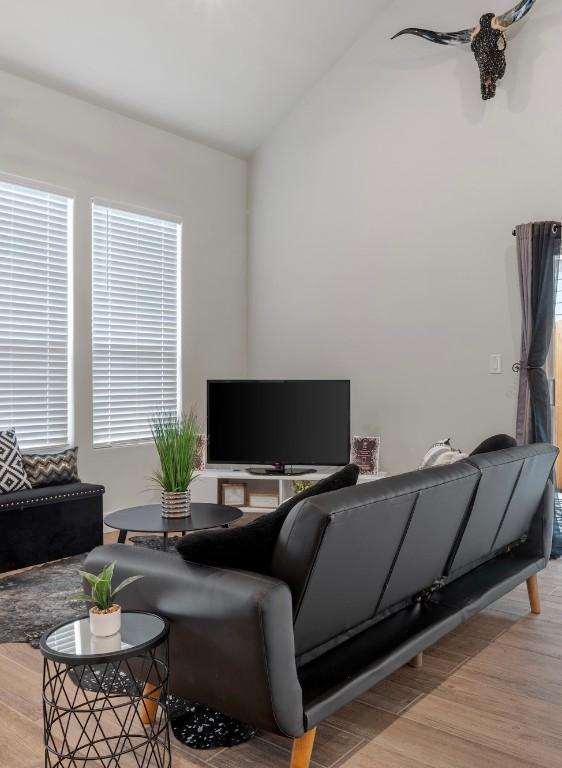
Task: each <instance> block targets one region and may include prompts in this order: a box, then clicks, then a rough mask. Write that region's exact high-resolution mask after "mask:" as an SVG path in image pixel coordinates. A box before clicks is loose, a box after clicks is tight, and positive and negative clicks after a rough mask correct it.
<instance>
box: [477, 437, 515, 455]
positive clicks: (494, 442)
mask: <svg viewBox="0 0 562 768" xmlns="http://www.w3.org/2000/svg"><path fill="white" fill-rule="evenodd" d="M516 445H517V440H516V439H515V438H514V437H511V436H510V435H492V437H489V438H488V439H487V440H484V441H483V442H482V443H480V445H479V446H477V447H476V448H475V449H474V450H473V451H472V453H471V454H470V455H471V456H477V455H478V454H479V453H491V452H492V451H501V450H503V449H504V448H515V446H516Z"/></svg>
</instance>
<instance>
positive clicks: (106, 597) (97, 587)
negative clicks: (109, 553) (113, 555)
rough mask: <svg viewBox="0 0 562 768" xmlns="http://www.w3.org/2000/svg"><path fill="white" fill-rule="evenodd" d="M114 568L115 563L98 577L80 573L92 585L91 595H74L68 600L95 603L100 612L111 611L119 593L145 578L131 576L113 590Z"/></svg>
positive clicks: (78, 593)
mask: <svg viewBox="0 0 562 768" xmlns="http://www.w3.org/2000/svg"><path fill="white" fill-rule="evenodd" d="M114 568H115V563H110V564H109V565H106V566H105V568H102V570H101V571H100V573H99V574H98V575H97V576H96V574H94V573H88V571H78V573H79V574H80V576H82V578H83V579H86V581H87V582H88V583H89V584H90V585H91V587H92V590H91V594H89V595H88V594H86V593H85V592H77V593H76V594H74V595H69V596H68V597H67V600H74V601H77V602H83V603H93V604H94V605H95V607H96V608H98V609H99V610H100V611H107V610H109V609H110V608H111V606H112V605H113V604H114V600H113V598H114V597H115V595H116V594H117V593H118V592H121V590H122V589H124V588H125V587H128V586H129V584H132V583H133V581H137V580H138V579H142V578H143V577H142V576H129V578H128V579H125V580H124V581H122V582H121V584H119V586H118V587H116V588H115V589H112V587H111V581H112V579H113V569H114Z"/></svg>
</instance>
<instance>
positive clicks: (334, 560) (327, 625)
mask: <svg viewBox="0 0 562 768" xmlns="http://www.w3.org/2000/svg"><path fill="white" fill-rule="evenodd" d="M557 454H558V451H557V449H556V448H554V447H553V446H548V445H534V446H525V447H522V448H511V449H506V450H502V451H497V452H495V453H493V454H484V455H481V456H476V457H473V458H471V459H469V460H467V461H464V462H460V463H458V464H455V465H452V466H448V467H440V468H435V469H430V470H422V471H418V472H412V473H409V474H406V475H401V476H398V477H393V478H388V479H385V480H380V481H377V482H375V483H370V484H367V485H361V486H357V487H353V488H346V489H343V490H339V491H334V492H332V493H326V494H322V495H320V496H316V497H314V498H311V499H307V500H304V501H302V502H301V503H300V504H298V505H297V506H296V507H295V508H294V509H293V510H292V511H291V512H290V514H289V515H288V517H287V519H286V521H285V523H284V525H283V528H282V529H281V533H280V535H279V538H278V541H277V544H276V547H275V552H274V556H273V560H272V563H271V573H270V575H269V576H264V575H261V574H256V573H252V572H248V571H241V570H228V569H221V568H215V567H208V566H199V565H193V564H189V563H186V562H184V561H183V560H181V558H180V557H178V555H177V554H174V553H164V552H155V551H150V550H142V549H140V548H132V547H127V546H126V545H111V546H105V547H100V548H98V549H96V550H94V552H93V553H92V554H91V555H90V556H89V558H88V561H87V567H88V570H96V569H99V568H101V566H102V565H104V564H105V563H107V562H110V561H116V563H117V566H116V573H117V578H118V579H120V578H123V577H125V576H128V575H132V574H136V573H142V574H144V576H145V578H144V579H142V580H141V581H139V582H136V583H135V584H133V585H132V586H131V587H130V588H129V590H127V591H126V593H124V595H123V597H124V603H123V605H124V607H125V608H127V609H144V610H152V611H155V612H156V613H160V614H162V615H164V616H166V617H167V618H168V619H169V620H170V622H171V659H172V662H171V687H172V690H173V691H174V692H175V693H177V694H178V695H180V696H184V697H185V698H189V699H192V700H198V701H200V702H202V703H205V704H207V705H209V706H210V707H213V708H215V709H217V710H220V711H222V712H224V713H226V714H228V715H231V716H232V717H235V718H238V719H240V720H243V721H245V722H248V723H251V724H252V725H254V726H256V727H259V728H262V729H265V730H269V731H273V732H277V733H281V734H284V735H286V736H289V737H292V738H293V739H295V742H294V750H293V761H292V765H293V767H294V768H307V766H308V764H309V761H310V756H311V752H312V747H313V741H314V732H315V728H316V726H317V725H318V724H319V723H320V722H321V721H322V720H323V719H324V718H326V717H328V716H329V715H331V714H332V713H334V712H335V711H337V709H339V708H340V707H341V706H343V705H345V704H346V703H348V702H349V701H351V700H352V699H353V698H355V697H356V696H358V695H359V694H361V693H363V692H365V691H366V690H368V689H369V688H370V687H372V686H373V685H374V684H375V683H377V682H378V681H380V680H382V679H384V678H385V677H387V676H388V675H389V674H391V673H392V672H393V671H395V670H396V669H397V668H399V667H400V666H402V665H404V664H406V663H407V662H409V661H411V660H412V659H414V658H417V659H418V662H420V660H421V654H422V652H423V650H424V649H426V648H427V647H429V646H431V645H432V644H434V643H435V642H436V641H437V640H439V639H440V638H441V637H443V636H444V635H445V634H447V633H448V632H450V631H451V630H452V629H454V628H455V627H457V626H459V625H460V624H461V623H462V622H463V621H466V619H468V618H469V617H470V616H472V615H473V614H474V613H476V612H478V611H480V610H482V609H483V608H485V607H486V606H487V605H489V604H490V603H491V602H493V601H495V600H496V599H498V598H499V597H501V596H502V595H504V594H506V593H507V592H509V591H511V590H512V589H513V588H514V587H515V586H517V585H518V584H520V583H521V582H523V581H525V580H527V582H528V585H529V595H530V598H531V606H532V610H533V611H535V612H538V611H539V610H540V606H539V603H538V593H537V590H536V573H537V572H538V571H539V570H541V569H542V568H544V567H546V565H547V562H548V557H549V554H550V537H551V535H552V517H553V506H552V484H551V482H550V480H549V477H550V474H551V471H552V467H553V464H554V461H555V459H556V456H557Z"/></svg>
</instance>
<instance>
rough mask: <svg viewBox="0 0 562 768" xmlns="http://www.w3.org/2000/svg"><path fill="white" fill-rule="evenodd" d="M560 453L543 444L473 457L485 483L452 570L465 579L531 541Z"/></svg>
mask: <svg viewBox="0 0 562 768" xmlns="http://www.w3.org/2000/svg"><path fill="white" fill-rule="evenodd" d="M557 455H558V449H557V448H555V447H554V446H552V445H547V444H543V443H539V444H535V445H525V446H519V447H513V448H506V449H504V450H499V451H493V452H492V453H483V454H479V455H473V456H471V457H470V458H469V459H467V461H466V462H463V463H465V464H467V465H471V466H473V467H475V468H476V469H478V470H479V471H480V472H481V474H482V479H481V481H480V483H479V486H478V491H477V493H476V496H475V498H474V503H473V506H472V510H471V513H470V516H469V518H468V519H467V522H466V528H465V530H464V532H463V535H462V538H461V539H460V541H459V546H458V548H457V549H456V552H455V553H454V556H453V558H452V560H451V563H450V565H449V567H448V573H449V574H450V576H451V578H455V577H458V576H461V575H462V574H463V573H465V572H466V571H467V570H470V569H471V568H472V567H474V566H475V565H476V564H478V563H479V562H482V561H483V560H485V559H487V558H489V557H492V556H493V555H494V553H496V552H499V551H501V550H504V549H505V548H506V547H507V546H508V545H510V544H515V543H517V542H519V541H521V539H522V538H523V537H525V536H526V535H527V533H528V531H529V528H530V526H531V522H532V520H533V517H534V515H535V512H536V511H537V509H538V507H539V504H540V502H541V499H542V496H543V493H544V489H545V486H546V484H547V480H548V478H549V476H550V473H551V471H552V467H553V466H554V462H555V460H556V457H557Z"/></svg>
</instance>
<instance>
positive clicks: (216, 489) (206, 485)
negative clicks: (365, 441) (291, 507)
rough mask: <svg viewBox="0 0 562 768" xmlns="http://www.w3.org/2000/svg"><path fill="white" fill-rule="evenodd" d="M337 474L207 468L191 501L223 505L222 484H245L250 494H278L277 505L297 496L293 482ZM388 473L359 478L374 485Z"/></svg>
mask: <svg viewBox="0 0 562 768" xmlns="http://www.w3.org/2000/svg"><path fill="white" fill-rule="evenodd" d="M336 471H337V468H334V467H332V468H330V467H322V468H319V469H318V471H317V472H310V473H309V474H306V475H254V474H252V473H251V472H248V471H247V469H233V468H231V469H229V468H222V469H204V470H202V471H201V472H199V474H198V476H197V478H196V479H195V480H194V481H193V483H192V485H191V499H192V501H198V502H212V503H217V502H218V503H220V501H221V499H220V498H219V494H220V487H221V485H222V484H223V483H237V482H239V483H244V484H245V485H246V486H247V488H248V491H252V490H255V491H257V492H259V491H263V492H272V491H276V492H277V496H278V500H279V501H278V503H279V504H281V503H282V502H283V501H286V500H287V499H290V498H291V496H294V491H293V482H295V481H296V482H298V481H299V480H308V481H312V482H318V481H319V480H323V479H324V478H326V477H329V476H330V475H331V474H333V473H334V472H336ZM387 476H388V473H387V472H379V473H378V474H377V475H359V479H358V481H357V482H358V483H371V482H373V481H374V480H382V478H384V477H387ZM276 506H277V504H275V505H272V506H271V507H255V506H244V507H241V509H242V510H243V511H244V512H257V513H262V512H271V510H272V509H274V508H275V507H276Z"/></svg>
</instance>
